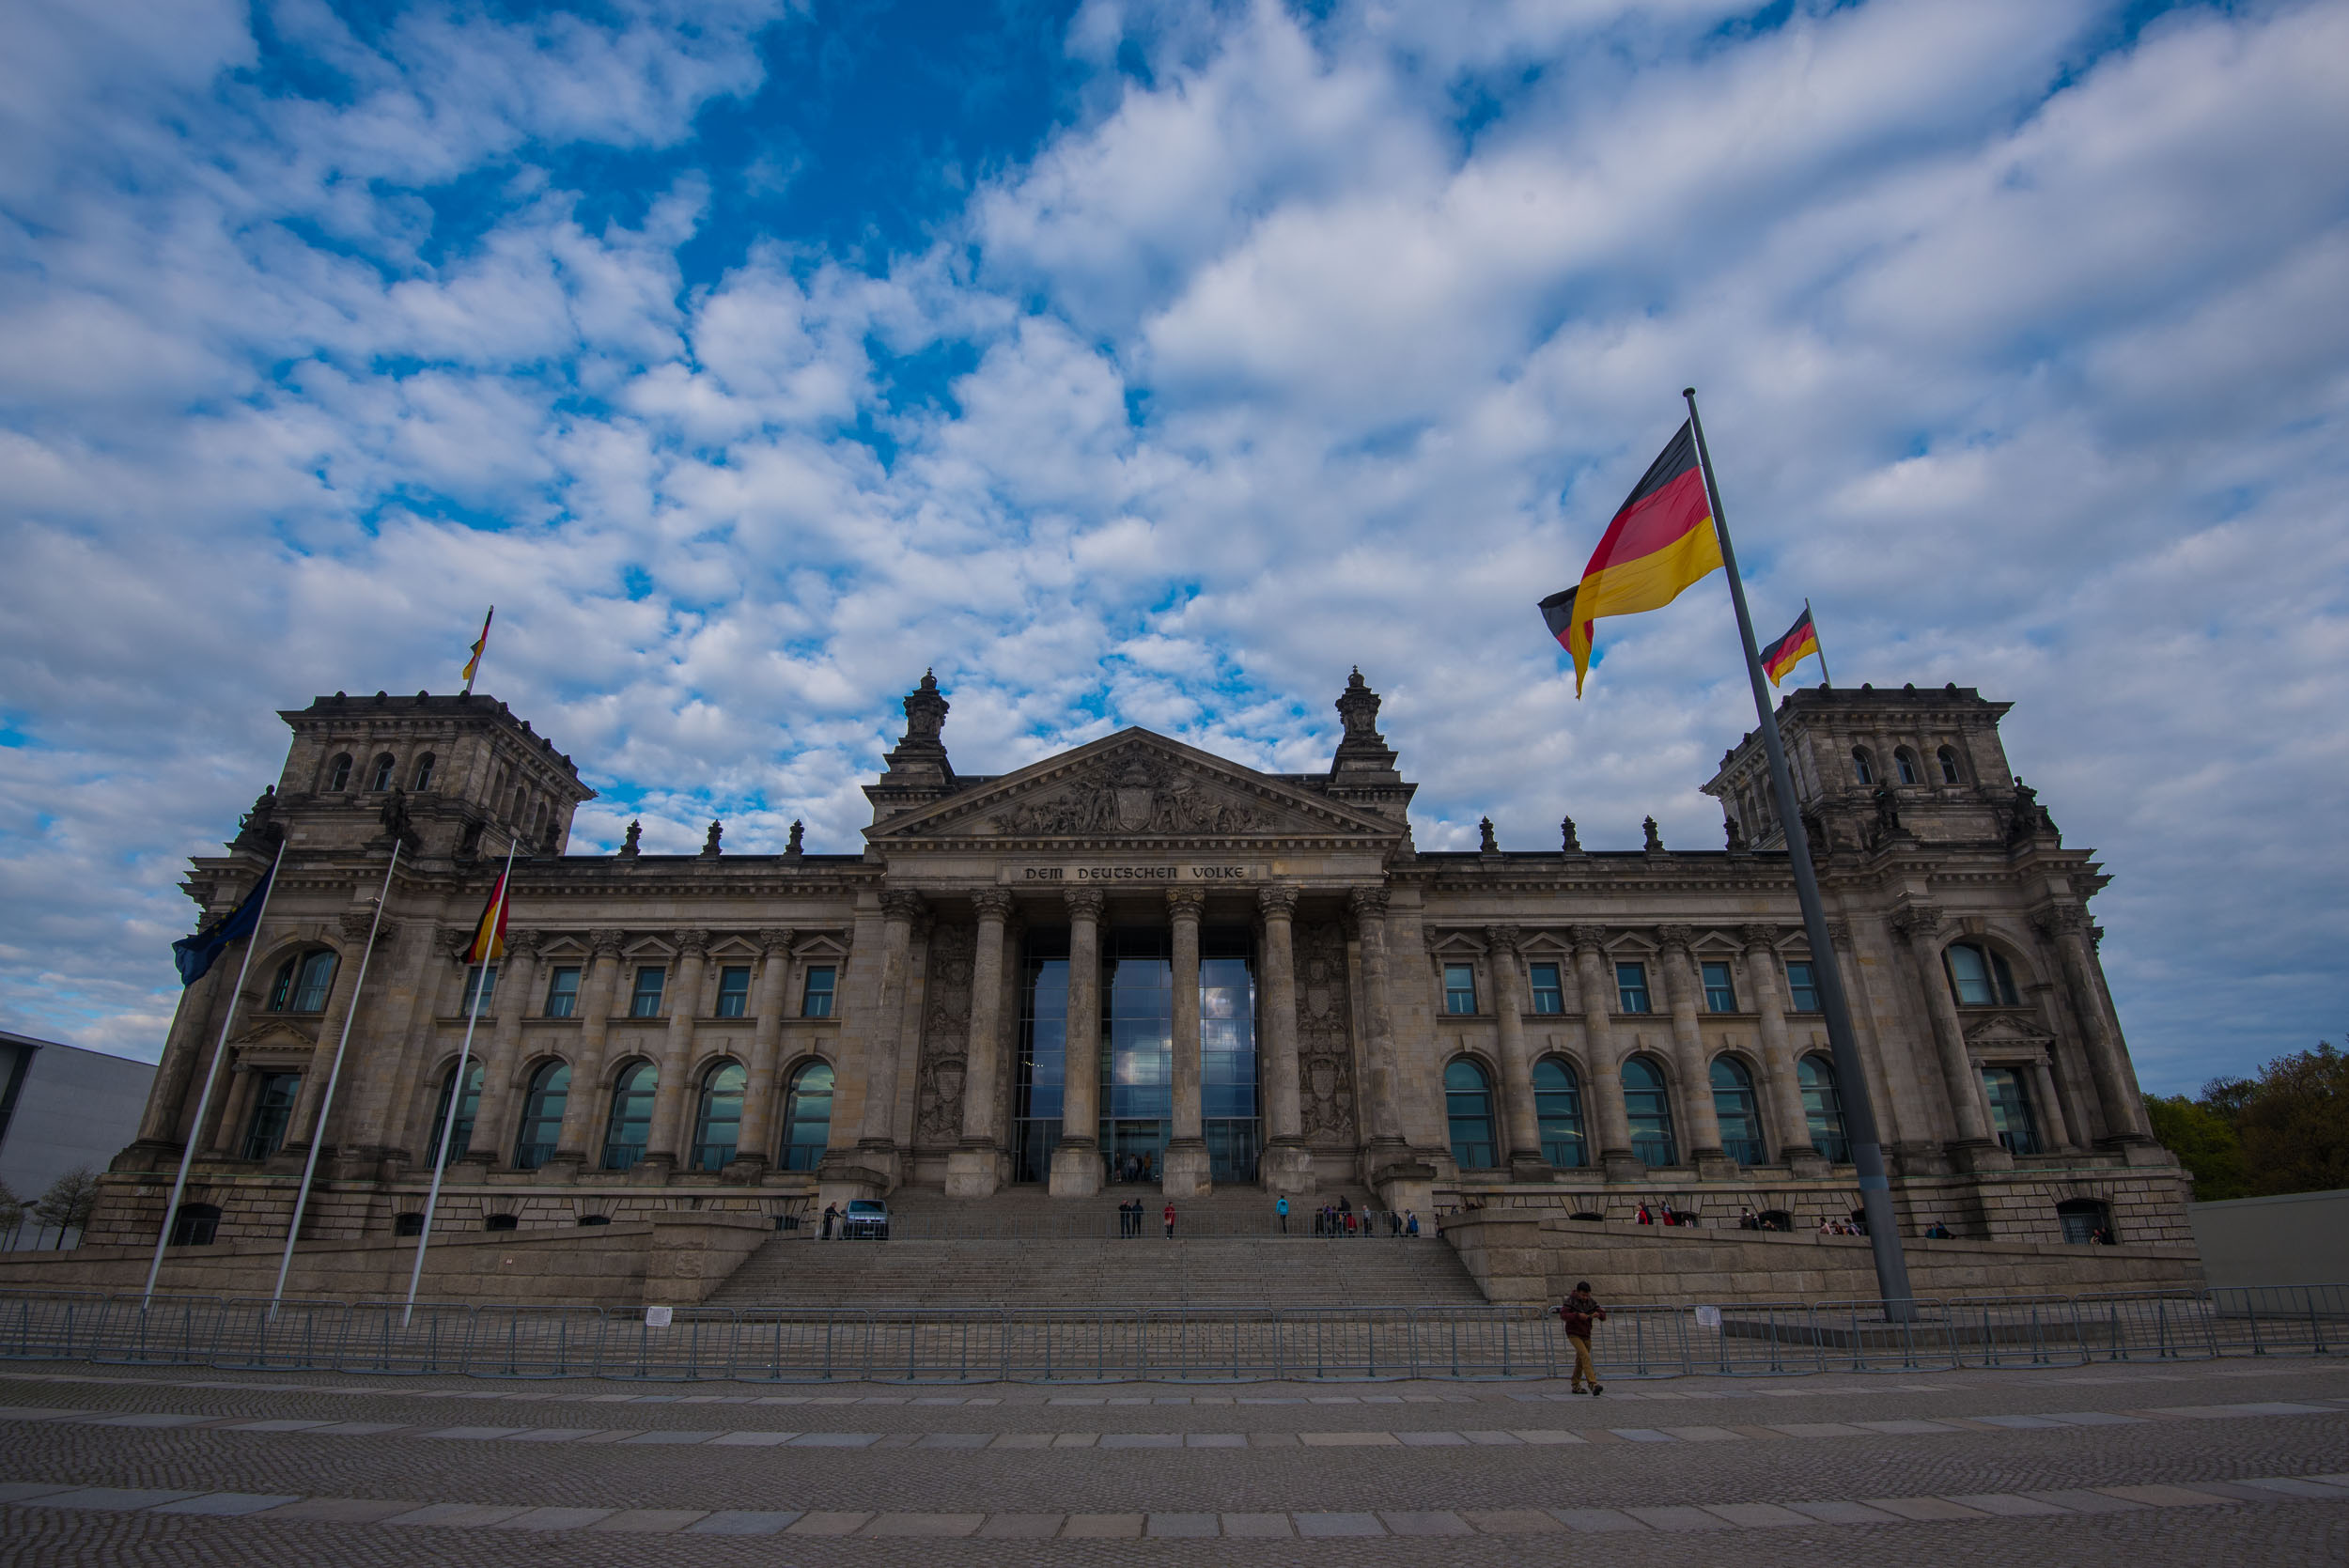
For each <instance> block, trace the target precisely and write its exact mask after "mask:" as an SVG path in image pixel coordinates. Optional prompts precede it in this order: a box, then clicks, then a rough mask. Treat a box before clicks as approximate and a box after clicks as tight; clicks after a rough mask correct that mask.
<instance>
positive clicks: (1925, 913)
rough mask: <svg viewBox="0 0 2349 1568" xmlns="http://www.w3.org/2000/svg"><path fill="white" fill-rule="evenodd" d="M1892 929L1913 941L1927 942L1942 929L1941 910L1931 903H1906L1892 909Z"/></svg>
mask: <svg viewBox="0 0 2349 1568" xmlns="http://www.w3.org/2000/svg"><path fill="white" fill-rule="evenodd" d="M1892 929H1893V930H1895V931H1897V932H1899V933H1900V934H1901V935H1902V936H1904V937H1906V938H1907V939H1909V940H1910V941H1912V942H1927V941H1931V940H1932V939H1933V934H1934V933H1935V932H1937V931H1938V930H1940V929H1941V911H1940V910H1939V909H1937V908H1935V907H1934V906H1933V905H1931V904H1904V905H1902V906H1901V907H1900V908H1897V909H1895V910H1893V911H1892Z"/></svg>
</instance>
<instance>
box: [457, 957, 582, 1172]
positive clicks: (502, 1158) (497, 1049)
mask: <svg viewBox="0 0 2349 1568" xmlns="http://www.w3.org/2000/svg"><path fill="white" fill-rule="evenodd" d="M537 983H538V934H537V932H535V931H517V932H514V933H512V934H510V935H509V936H507V938H506V957H505V959H504V961H503V962H502V963H501V964H500V965H499V967H498V978H497V988H496V990H495V991H493V992H492V993H491V996H490V1001H491V1003H492V1005H493V1008H494V1015H493V1019H492V1022H491V1024H490V1043H489V1046H488V1047H487V1048H485V1049H484V1050H483V1051H482V1053H481V1062H482V1067H481V1110H480V1113H479V1114H477V1115H476V1116H474V1123H473V1148H472V1150H471V1152H472V1153H474V1154H476V1155H478V1156H480V1157H481V1158H480V1160H477V1161H476V1162H475V1163H481V1162H482V1161H486V1162H488V1163H489V1164H490V1165H495V1166H505V1165H510V1164H512V1163H513V1142H512V1140H513V1136H514V1132H515V1128H514V1127H513V1126H511V1125H510V1124H511V1121H512V1118H513V1114H514V1109H515V1105H516V1103H517V1096H516V1093H515V1092H516V1090H517V1089H519V1088H520V1087H521V1086H520V1085H518V1084H517V1083H515V1081H514V1074H515V1073H516V1071H518V1070H519V1068H520V1067H521V1062H520V1060H519V1058H520V1057H521V1045H522V1016H523V1015H524V1014H525V1013H527V1012H528V1011H529V1009H530V997H531V991H532V987H534V986H537ZM572 1077H573V1078H574V1079H576V1078H577V1077H578V1068H577V1066H576V1065H574V1066H573V1068H572ZM563 1103H564V1109H566V1110H568V1109H569V1107H570V1102H569V1101H568V1100H565V1101H564V1102H563ZM467 1152H468V1151H466V1150H463V1149H459V1151H457V1153H458V1155H459V1157H461V1156H463V1155H464V1154H466V1153H467Z"/></svg>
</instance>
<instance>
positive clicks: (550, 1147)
mask: <svg viewBox="0 0 2349 1568" xmlns="http://www.w3.org/2000/svg"><path fill="white" fill-rule="evenodd" d="M570 1101H571V1069H570V1066H569V1064H568V1063H562V1062H549V1063H546V1064H545V1065H543V1066H541V1067H540V1068H539V1069H538V1070H537V1072H535V1073H533V1074H531V1075H530V1093H529V1094H527V1095H526V1096H524V1097H523V1099H522V1125H521V1130H520V1131H519V1132H517V1133H516V1134H515V1135H514V1169H515V1170H517V1171H536V1170H537V1169H538V1167H540V1166H541V1165H544V1164H545V1163H546V1162H547V1157H548V1156H550V1155H552V1154H553V1153H554V1146H555V1144H556V1143H558V1142H560V1141H562V1138H563V1108H564V1107H565V1106H567V1105H568V1104H570Z"/></svg>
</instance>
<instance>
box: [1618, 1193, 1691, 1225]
mask: <svg viewBox="0 0 2349 1568" xmlns="http://www.w3.org/2000/svg"><path fill="white" fill-rule="evenodd" d="M1658 1216H1661V1219H1660V1220H1659V1219H1658ZM1631 1221H1632V1223H1633V1224H1635V1225H1654V1224H1658V1223H1661V1224H1666V1225H1693V1224H1695V1223H1696V1222H1697V1217H1696V1215H1695V1214H1694V1213H1692V1212H1690V1211H1689V1210H1688V1209H1676V1208H1674V1207H1672V1200H1671V1199H1670V1198H1659V1199H1657V1202H1656V1207H1655V1208H1653V1209H1650V1208H1649V1207H1648V1206H1647V1205H1646V1204H1645V1203H1641V1205H1640V1206H1639V1208H1638V1209H1637V1210H1636V1211H1634V1213H1633V1214H1632V1216H1631Z"/></svg>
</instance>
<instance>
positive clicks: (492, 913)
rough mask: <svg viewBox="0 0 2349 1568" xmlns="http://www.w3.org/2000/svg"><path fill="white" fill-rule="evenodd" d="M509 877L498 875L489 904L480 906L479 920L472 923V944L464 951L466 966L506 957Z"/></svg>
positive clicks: (491, 962) (488, 962)
mask: <svg viewBox="0 0 2349 1568" xmlns="http://www.w3.org/2000/svg"><path fill="white" fill-rule="evenodd" d="M511 875H512V873H511V872H509V871H501V872H499V873H498V884H497V886H496V887H494V888H491V889H490V902H489V903H487V904H486V905H484V906H482V909H481V918H480V919H479V920H478V921H476V922H474V928H473V942H472V945H470V946H468V947H467V948H466V949H465V958H464V961H465V963H466V964H468V965H474V964H494V963H496V962H497V961H498V960H499V959H500V958H503V957H505V956H506V877H509V876H511Z"/></svg>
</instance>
